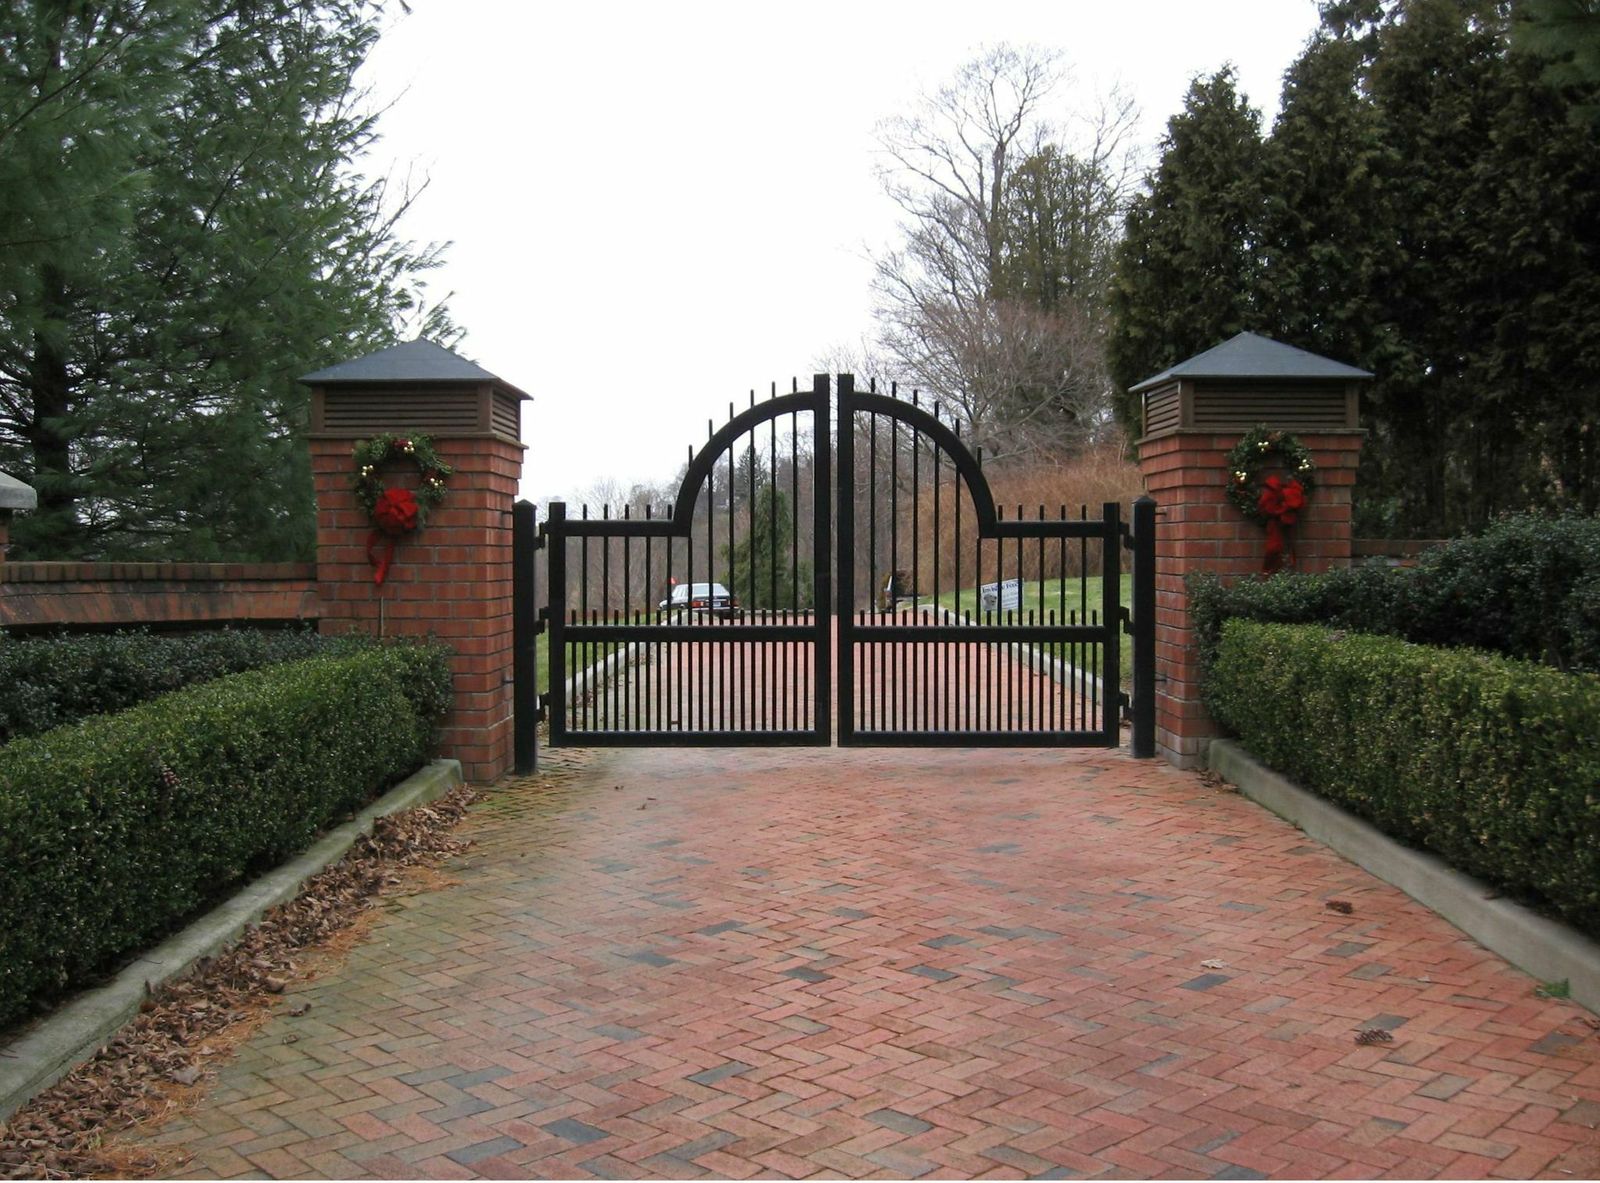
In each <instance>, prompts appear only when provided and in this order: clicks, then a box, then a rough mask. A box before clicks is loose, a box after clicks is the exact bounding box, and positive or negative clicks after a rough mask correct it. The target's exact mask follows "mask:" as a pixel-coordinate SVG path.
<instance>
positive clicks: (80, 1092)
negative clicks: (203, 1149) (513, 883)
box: [0, 787, 476, 1179]
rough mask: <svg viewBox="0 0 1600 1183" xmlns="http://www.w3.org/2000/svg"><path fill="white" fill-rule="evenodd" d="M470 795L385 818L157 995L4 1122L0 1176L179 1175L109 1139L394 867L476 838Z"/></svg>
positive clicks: (342, 929)
mask: <svg viewBox="0 0 1600 1183" xmlns="http://www.w3.org/2000/svg"><path fill="white" fill-rule="evenodd" d="M475 796H476V794H475V793H474V791H473V790H472V789H471V788H468V787H462V788H459V789H457V790H455V792H453V793H450V794H448V795H447V796H445V797H442V798H440V799H439V800H438V801H435V802H433V803H432V804H431V805H425V806H421V807H418V808H416V809H411V810H407V811H406V812H405V813H402V814H396V815H393V816H391V817H387V818H380V819H379V821H378V824H377V825H375V826H374V827H373V832H372V834H371V835H369V836H365V837H362V838H360V839H357V841H356V842H355V843H354V844H353V845H352V846H351V847H350V849H349V851H347V852H346V854H345V856H344V858H343V859H341V860H340V861H339V862H337V863H335V864H334V865H333V866H331V867H329V868H327V869H326V870H324V871H321V872H320V873H318V874H317V875H315V876H313V877H312V878H311V879H310V880H308V881H307V883H306V885H305V888H304V889H303V890H302V892H301V894H300V895H299V896H297V897H296V898H295V899H293V900H291V901H289V902H288V903H287V904H283V905H281V906H279V907H276V908H273V909H271V910H270V911H269V912H267V914H266V915H265V916H263V917H262V918H261V921H260V923H258V924H256V925H255V926H254V927H252V928H250V929H248V930H247V931H246V932H245V934H244V935H243V936H242V937H240V938H239V940H238V941H237V942H236V943H235V944H234V945H233V946H231V947H230V948H228V949H227V950H225V951H224V952H222V953H220V954H218V955H217V956H215V957H207V958H203V959H202V960H201V961H199V962H198V963H197V964H196V965H195V967H194V969H193V970H192V971H191V972H190V974H189V975H188V976H187V977H184V978H181V979H179V980H177V981H173V982H168V983H167V984H166V985H164V986H162V987H160V988H158V989H157V990H155V991H154V992H153V993H152V996H151V997H150V998H148V999H146V1000H145V1003H144V1004H143V1005H142V1006H141V1008H140V1013H139V1014H138V1015H137V1016H136V1017H135V1018H134V1019H133V1020H132V1021H131V1022H130V1023H128V1024H127V1026H125V1027H123V1028H122V1029H121V1030H120V1031H118V1032H117V1033H116V1035H115V1036H113V1037H112V1039H111V1040H110V1041H109V1042H108V1043H107V1044H106V1046H105V1047H104V1048H102V1049H101V1050H100V1052H99V1053H98V1054H97V1055H96V1056H95V1057H94V1058H93V1059H91V1060H89V1061H88V1062H87V1063H84V1064H82V1065H80V1066H79V1067H77V1068H76V1069H74V1070H73V1071H72V1072H70V1073H68V1074H67V1075H66V1076H65V1077H63V1078H62V1079H61V1080H60V1081H58V1082H57V1083H56V1084H55V1085H53V1086H52V1087H50V1088H49V1089H47V1090H45V1091H44V1092H43V1093H40V1094H39V1095H38V1096H36V1097H35V1098H34V1099H33V1100H32V1101H31V1102H29V1104H27V1105H26V1106H24V1107H23V1108H22V1109H19V1110H18V1111H17V1112H16V1113H14V1114H12V1115H11V1117H10V1119H9V1120H8V1121H7V1122H6V1123H5V1124H4V1125H0V1179H39V1178H61V1179H64V1178H84V1177H86V1176H90V1175H102V1176H109V1177H113V1178H135V1177H138V1176H150V1175H153V1174H158V1173H159V1174H161V1175H170V1174H172V1173H173V1171H172V1170H171V1169H169V1168H170V1167H171V1165H172V1164H171V1154H170V1152H157V1151H152V1150H149V1149H146V1148H145V1147H142V1146H141V1147H129V1148H122V1147H118V1146H116V1145H114V1144H113V1143H112V1142H111V1140H110V1139H109V1138H108V1135H110V1134H114V1133H116V1132H117V1131H119V1130H125V1129H127V1128H129V1127H130V1126H133V1125H137V1124H139V1123H141V1122H148V1121H156V1120H160V1119H161V1118H164V1117H166V1116H168V1115H169V1114H170V1113H172V1112H173V1110H174V1109H175V1108H176V1106H177V1101H176V1100H175V1099H174V1097H173V1095H172V1092H171V1086H172V1084H174V1083H176V1084H184V1085H187V1084H192V1083H194V1082H195V1081H197V1080H198V1079H199V1076H200V1069H199V1068H198V1067H197V1065H196V1061H197V1060H198V1059H199V1058H200V1057H202V1056H206V1055H211V1054H213V1053H214V1051H215V1049H214V1048H212V1047H210V1046H205V1045H204V1041H205V1040H208V1039H212V1040H215V1039H219V1038H224V1037H223V1034H222V1033H223V1032H225V1031H227V1030H228V1029H229V1028H234V1027H235V1025H236V1024H240V1023H241V1022H243V1021H245V1020H255V1019H260V1018H262V1017H264V1016H266V1015H267V1014H269V1013H270V1010H269V1007H270V1005H271V1002H270V999H268V997H267V993H268V991H270V989H271V986H272V984H275V983H287V982H288V981H289V980H290V977H291V976H292V975H293V974H294V973H295V972H296V966H297V964H298V962H299V961H300V960H301V959H303V957H304V954H305V951H306V950H309V949H313V948H321V949H327V948H330V947H331V948H335V949H336V948H338V946H339V942H340V938H341V936H342V934H345V933H347V932H351V931H354V927H355V925H356V922H357V921H358V920H360V919H361V917H362V916H364V915H366V914H368V913H369V912H370V911H371V910H372V908H373V907H374V902H375V899H376V898H377V897H378V896H379V894H380V893H381V892H383V891H384V890H385V889H386V888H389V887H391V886H392V885H394V884H396V883H398V882H400V878H399V875H398V874H397V871H398V870H399V869H413V870H412V873H413V874H417V875H426V874H427V873H428V871H427V868H430V867H433V866H435V865H437V864H438V863H439V862H441V861H442V860H443V859H445V858H448V857H450V856H452V855H456V854H459V853H460V852H462V851H463V850H465V849H466V848H467V847H468V846H469V845H471V843H470V841H469V840H467V839H463V838H458V837H456V836H455V835H454V834H453V833H451V830H452V829H453V827H454V826H455V824H456V823H457V822H459V821H460V820H461V818H462V817H463V816H464V815H465V814H466V811H467V806H468V805H469V804H471V803H472V801H473V800H474V799H475ZM282 988H283V987H282V985H281V984H280V985H279V986H278V989H279V990H281V989H282ZM304 1005H305V1006H306V1007H307V1008H308V1009H309V1006H310V1004H309V1003H305V1004H304ZM302 1013H304V1012H302ZM236 1029H237V1030H241V1031H248V1029H249V1028H247V1027H242V1028H236ZM224 1041H225V1040H224ZM163 1153H165V1154H166V1157H162V1154H163Z"/></svg>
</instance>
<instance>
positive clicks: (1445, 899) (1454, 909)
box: [1207, 739, 1600, 1012]
mask: <svg viewBox="0 0 1600 1183" xmlns="http://www.w3.org/2000/svg"><path fill="white" fill-rule="evenodd" d="M1207 762H1208V764H1209V767H1210V768H1211V770H1212V771H1213V772H1216V773H1217V774H1219V775H1220V776H1222V777H1223V778H1224V779H1226V780H1228V781H1231V782H1232V783H1233V784H1236V785H1238V786H1239V791H1240V792H1241V793H1243V794H1244V795H1245V796H1246V797H1249V798H1250V799H1251V800H1252V801H1254V802H1256V803H1257V804H1258V805H1264V806H1265V807H1266V808H1268V809H1270V810H1271V811H1272V812H1273V813H1275V814H1277V815H1278V816H1279V817H1281V818H1283V819H1284V820H1285V821H1287V822H1289V823H1291V824H1292V825H1294V826H1296V827H1298V828H1299V829H1301V830H1303V831H1304V832H1305V833H1306V835H1307V836H1308V837H1311V838H1315V839H1316V840H1317V841H1318V842H1321V843H1323V844H1324V845H1326V846H1329V847H1331V848H1332V849H1333V850H1334V851H1336V852H1337V853H1339V854H1341V855H1343V856H1344V857H1345V858H1347V859H1349V860H1350V861H1351V862H1353V863H1356V864H1358V865H1359V866H1361V867H1363V868H1365V869H1366V870H1367V871H1369V872H1371V873H1372V874H1374V875H1376V876H1377V877H1378V878H1379V879H1382V880H1383V881H1384V882H1386V883H1389V884H1391V885H1392V886H1394V887H1398V888H1399V889H1400V890H1401V891H1403V892H1405V893H1406V894H1407V895H1409V896H1410V897H1411V898H1412V899H1414V900H1416V901H1417V902H1418V903H1419V904H1422V905H1423V906H1424V907H1426V908H1428V909H1430V910H1431V911H1433V912H1435V913H1437V914H1438V915H1439V916H1441V917H1443V918H1444V919H1445V920H1448V921H1449V922H1450V923H1451V924H1453V925H1455V926H1456V927H1457V928H1459V929H1460V930H1461V931H1462V932H1464V933H1466V934H1467V935H1468V936H1470V937H1472V938H1473V939H1474V940H1475V941H1477V942H1478V943H1479V944H1480V945H1482V946H1483V947H1484V948H1486V949H1489V950H1490V951H1492V952H1494V953H1498V954H1499V955H1500V956H1501V957H1504V958H1505V959H1506V960H1507V961H1509V962H1511V963H1512V964H1513V965H1515V966H1517V967H1519V968H1520V969H1523V970H1525V971H1526V972H1528V973H1530V974H1532V975H1533V976H1534V977H1536V978H1538V979H1539V980H1540V981H1542V982H1558V981H1561V980H1563V979H1565V980H1566V982H1567V983H1568V985H1569V986H1570V988H1571V992H1572V993H1571V997H1572V1000H1573V1001H1574V1002H1578V1003H1581V1004H1582V1005H1583V1006H1586V1007H1588V1008H1589V1009H1590V1010H1592V1011H1596V1012H1600V944H1597V943H1596V942H1595V941H1593V940H1591V939H1589V938H1588V937H1586V936H1585V935H1584V934H1582V933H1580V932H1578V931H1577V930H1575V929H1572V928H1569V927H1567V926H1566V925H1565V924H1562V923H1560V922H1559V921H1556V920H1550V919H1548V918H1547V917H1544V916H1541V915H1539V914H1538V913H1537V912H1535V911H1533V910H1532V909H1529V908H1525V907H1523V906H1522V905H1521V904H1518V903H1515V902H1514V901H1512V900H1509V899H1505V898H1503V897H1501V896H1499V895H1498V893H1496V892H1495V890H1494V889H1493V888H1491V887H1490V886H1489V885H1488V884H1486V883H1483V882H1482V881H1480V880H1478V879H1474V878H1473V877H1472V876H1470V875H1466V874H1463V873H1462V872H1460V871H1457V870H1456V869H1455V868H1453V867H1451V866H1450V865H1448V864H1447V863H1446V862H1445V861H1444V860H1443V859H1441V858H1439V857H1438V856H1437V855H1433V854H1428V853H1426V852H1424V851H1420V850H1413V849H1412V848H1411V847H1409V846H1403V845H1402V844H1400V843H1399V842H1396V841H1395V840H1394V839H1393V838H1390V837H1389V836H1388V835H1387V834H1384V833H1382V832H1381V831H1379V830H1378V829H1376V828H1375V827H1373V826H1372V825H1370V824H1369V823H1367V822H1365V821H1363V820H1361V819H1360V818H1358V817H1356V816H1354V815H1353V814H1350V813H1346V812H1345V811H1344V810H1343V809H1341V808H1340V807H1339V806H1337V805H1335V804H1333V803H1332V802H1331V801H1327V800H1325V799H1323V798H1321V797H1318V796H1317V795H1315V794H1314V793H1311V792H1309V791H1307V790H1306V789H1302V788H1301V787H1300V786H1299V785H1297V784H1295V783H1294V782H1292V781H1290V780H1287V779H1286V778H1284V777H1282V776H1280V775H1279V774H1278V773H1276V772H1273V771H1272V770H1271V769H1270V768H1267V767H1266V766H1265V765H1263V764H1260V763H1258V762H1257V761H1256V759H1255V758H1254V757H1253V756H1251V755H1250V754H1249V753H1248V752H1247V751H1245V749H1244V748H1243V747H1241V746H1240V745H1239V744H1238V743H1236V742H1234V741H1232V740H1222V739H1214V740H1212V741H1211V746H1210V751H1209V753H1208V755H1207Z"/></svg>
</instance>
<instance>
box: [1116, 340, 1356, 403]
mask: <svg viewBox="0 0 1600 1183" xmlns="http://www.w3.org/2000/svg"><path fill="white" fill-rule="evenodd" d="M1370 377H1372V375H1371V374H1370V373H1369V372H1368V371H1366V370H1362V369H1357V368H1356V367H1355V366H1347V365H1345V364H1344V363H1343V362H1339V361H1334V360H1333V359H1331V358H1326V357H1322V356H1320V355H1319V354H1315V353H1311V352H1309V351H1308V350H1305V349H1296V348H1295V347H1294V346H1293V345H1285V344H1284V343H1283V342H1281V341H1274V340H1272V338H1270V337H1263V336H1260V335H1259V334H1257V333H1240V334H1239V335H1238V336H1235V337H1230V338H1229V339H1228V340H1226V341H1224V342H1223V343H1222V344H1221V345H1216V346H1213V347H1212V348H1210V349H1208V350H1206V351H1205V352H1204V353H1197V354H1195V355H1194V356H1193V357H1191V358H1189V359H1188V360H1187V361H1180V362H1179V363H1178V364H1177V365H1175V366H1171V367H1169V368H1168V369H1165V370H1162V371H1161V373H1159V374H1157V375H1155V376H1154V377H1152V378H1146V379H1145V380H1144V381H1143V382H1141V383H1139V384H1138V385H1137V386H1134V387H1132V388H1131V392H1132V393H1134V394H1137V393H1139V392H1140V391H1143V390H1148V389H1149V388H1150V387H1152V386H1159V385H1161V384H1162V383H1163V382H1170V381H1171V380H1172V379H1174V378H1292V379H1305V378H1328V379H1344V380H1346V381H1349V380H1351V379H1355V378H1370Z"/></svg>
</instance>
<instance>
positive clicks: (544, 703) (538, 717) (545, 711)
mask: <svg viewBox="0 0 1600 1183" xmlns="http://www.w3.org/2000/svg"><path fill="white" fill-rule="evenodd" d="M549 716H550V695H549V694H548V693H545V694H541V695H539V706H538V708H537V709H536V710H535V711H534V712H533V721H534V722H535V723H543V722H544V721H545V720H546V719H547V718H549Z"/></svg>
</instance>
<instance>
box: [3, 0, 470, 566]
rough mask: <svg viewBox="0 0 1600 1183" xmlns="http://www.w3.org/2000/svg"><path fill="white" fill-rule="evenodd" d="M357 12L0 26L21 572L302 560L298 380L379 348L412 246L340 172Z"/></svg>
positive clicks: (278, 2)
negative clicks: (31, 497)
mask: <svg viewBox="0 0 1600 1183" xmlns="http://www.w3.org/2000/svg"><path fill="white" fill-rule="evenodd" d="M377 17H378V9H377V8H376V7H375V6H374V5H371V4H368V3H366V2H364V0H326V2H305V0H225V2H223V3H218V4H212V5H204V4H200V3H198V2H197V0H160V2H157V0H143V2H139V0H131V2H117V0H105V2H103V3H94V2H71V3H69V2H67V0H19V2H18V3H15V4H11V5H8V6H5V9H4V12H3V14H0V41H3V42H4V43H5V44H6V45H7V52H6V54H5V56H4V58H3V59H0V238H3V239H5V244H4V245H5V249H4V250H3V251H0V469H3V470H4V471H6V472H9V473H10V474H12V475H13V476H16V477H18V478H19V479H21V480H24V481H27V482H28V483H30V484H33V485H34V486H35V487H36V488H37V490H38V492H39V501H40V505H39V512H37V513H35V514H30V515H26V516H23V517H21V518H19V519H18V521H17V523H16V525H15V527H14V534H13V537H14V539H15V543H16V548H15V551H14V553H15V554H17V555H18V556H19V557H20V556H29V557H47V558H121V557H133V556H160V557H165V558H179V559H216V558H224V557H227V558H238V559H275V558H288V557H304V556H307V555H308V554H309V551H310V547H311V545H312V538H313V529H314V522H313V515H312V512H311V509H312V507H311V486H310V477H309V470H308V461H307V453H306V448H305V443H304V429H305V425H306V409H307V401H306V395H305V392H304V391H303V389H302V388H300V387H299V385H298V383H297V382H296V378H297V376H298V375H299V374H301V373H304V372H306V371H307V370H310V369H314V368H316V367H317V366H319V365H322V364H326V363H329V362H333V361H338V360H342V359H344V358H347V357H350V356H353V355H355V354H357V353H360V352H364V351H366V350H368V349H372V348H377V347H380V346H382V345H385V344H390V343H392V342H393V341H394V340H395V339H396V337H397V326H398V323H399V322H400V321H401V320H403V319H404V318H405V317H408V316H411V317H414V318H415V319H416V323H415V327H417V328H419V329H423V330H426V331H428V332H430V333H434V334H440V333H445V334H447V333H449V332H450V328H449V324H448V321H447V320H446V319H444V317H443V315H442V313H440V312H439V311H438V310H437V309H435V310H433V311H432V312H431V313H428V312H424V311H422V310H421V308H420V304H419V301H420V297H419V294H418V286H419V284H418V280H419V276H420V275H421V273H423V272H425V271H426V270H427V269H428V268H429V267H431V266H432V265H434V263H435V261H436V255H435V253H434V252H433V251H432V250H417V249H415V248H413V247H412V246H411V245H410V244H408V243H405V242H401V241H399V240H397V238H396V236H395V234H394V219H395V217H396V216H397V213H398V211H397V207H399V208H403V206H404V204H405V199H404V198H403V197H402V198H401V199H400V200H399V201H393V200H390V199H389V195H387V194H386V193H385V190H384V185H383V184H382V183H381V182H378V183H369V182H367V181H365V180H363V179H362V178H360V177H359V176H358V175H356V174H354V173H353V172H352V170H351V167H350V165H351V162H352V161H354V160H356V159H358V158H359V157H360V156H361V154H362V153H363V152H364V151H365V150H366V149H367V148H368V147H369V146H370V144H371V143H372V141H373V139H374V137H375V131H374V126H373V117H372V116H370V115H361V114H359V113H357V111H356V110H355V105H356V101H357V98H358V96H357V94H356V91H355V87H354V74H355V71H356V69H357V67H358V66H359V65H360V63H361V62H362V60H363V59H364V58H365V56H366V54H367V52H368V51H369V50H370V49H371V47H372V45H373V43H374V41H375V39H376V37H377V29H376V21H377Z"/></svg>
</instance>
